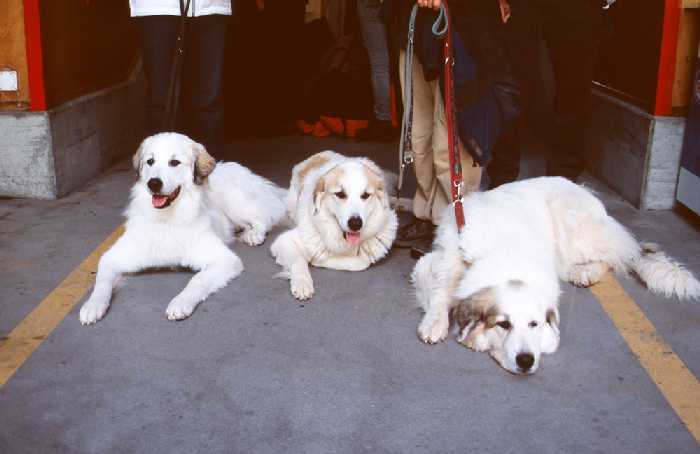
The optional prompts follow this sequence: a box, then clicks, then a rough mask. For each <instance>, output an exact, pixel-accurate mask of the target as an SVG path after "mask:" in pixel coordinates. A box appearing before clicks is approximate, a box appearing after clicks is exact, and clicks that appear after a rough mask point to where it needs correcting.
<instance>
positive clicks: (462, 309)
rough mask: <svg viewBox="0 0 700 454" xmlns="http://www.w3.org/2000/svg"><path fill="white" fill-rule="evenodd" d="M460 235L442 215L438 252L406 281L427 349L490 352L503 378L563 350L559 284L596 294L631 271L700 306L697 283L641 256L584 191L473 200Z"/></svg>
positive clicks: (532, 189)
mask: <svg viewBox="0 0 700 454" xmlns="http://www.w3.org/2000/svg"><path fill="white" fill-rule="evenodd" d="M464 212H465V216H466V226H465V227H464V228H463V230H462V232H461V233H460V234H458V233H457V229H456V226H455V222H454V212H453V209H452V207H448V208H447V209H446V210H445V214H444V217H443V221H442V223H441V225H440V226H439V228H438V233H437V237H436V240H435V243H434V250H433V252H431V253H430V254H427V255H425V256H424V257H423V258H421V260H420V261H419V262H418V263H417V264H416V267H415V269H414V270H413V275H412V280H413V283H414V285H415V287H416V293H417V297H418V302H419V304H420V305H421V306H422V307H423V309H424V310H425V316H424V318H423V320H422V322H421V324H420V326H419V327H418V335H419V337H420V338H421V339H422V340H423V341H425V342H427V343H436V342H440V341H442V340H443V339H445V338H446V337H447V334H448V328H449V312H450V311H451V310H452V315H453V317H454V319H456V322H457V324H458V325H459V328H460V335H459V337H458V341H459V342H461V343H463V344H464V345H466V346H467V347H469V348H472V349H474V350H476V351H488V352H489V353H490V354H491V356H492V357H493V358H494V359H495V360H496V361H497V362H498V363H499V364H500V365H501V366H502V367H504V368H505V369H506V370H508V371H510V372H513V373H516V374H530V373H533V372H535V371H536V370H537V368H538V367H539V364H540V354H541V353H553V352H554V351H556V350H557V348H558V346H559V312H558V310H557V303H558V299H559V279H562V280H565V281H568V282H571V283H573V284H574V285H577V286H582V287H586V286H589V285H592V284H595V283H596V282H598V281H599V280H600V278H601V277H602V276H603V275H604V274H605V273H606V272H607V271H608V270H609V269H613V270H614V271H618V272H626V271H628V270H632V271H634V272H635V273H636V274H637V276H639V278H640V279H641V280H642V281H644V282H645V283H646V285H647V287H648V288H649V289H650V290H652V291H654V292H658V293H661V294H664V295H666V296H671V295H675V296H677V297H679V298H698V296H700V283H699V282H698V281H697V280H696V279H695V278H694V277H693V276H692V274H691V273H690V272H689V271H687V270H686V269H684V268H683V267H682V266H681V265H679V264H678V263H676V262H674V261H672V260H671V259H669V258H668V257H667V256H666V255H664V254H663V253H662V252H658V251H656V249H655V247H653V246H644V247H642V246H640V244H639V243H638V242H637V241H636V240H635V239H634V238H633V237H632V235H630V234H629V233H628V232H627V231H626V230H625V228H624V227H622V225H620V224H619V223H618V222H617V221H616V220H615V219H613V218H612V217H610V216H608V214H607V213H606V211H605V207H604V206H603V204H602V203H601V202H600V201H599V200H598V199H597V198H596V197H595V196H594V195H593V194H591V193H590V192H589V191H588V190H586V189H584V188H583V187H580V186H577V185H575V184H574V183H571V182H570V181H568V180H566V179H564V178H557V177H543V178H536V179H532V180H525V181H520V182H516V183H511V184H508V185H504V186H501V187H499V188H498V189H495V190H492V191H488V192H484V193H474V194H471V195H469V196H468V197H467V198H466V199H465V201H464Z"/></svg>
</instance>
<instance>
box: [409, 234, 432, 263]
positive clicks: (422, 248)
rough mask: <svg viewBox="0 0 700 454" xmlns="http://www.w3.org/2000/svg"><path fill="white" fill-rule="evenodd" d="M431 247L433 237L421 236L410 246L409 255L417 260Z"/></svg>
mask: <svg viewBox="0 0 700 454" xmlns="http://www.w3.org/2000/svg"><path fill="white" fill-rule="evenodd" d="M432 249H433V239H432V238H423V239H420V240H418V241H416V242H415V243H414V244H413V246H411V257H413V258H414V259H416V260H418V259H419V258H421V257H423V256H424V255H425V254H427V253H428V252H430V251H431V250H432Z"/></svg>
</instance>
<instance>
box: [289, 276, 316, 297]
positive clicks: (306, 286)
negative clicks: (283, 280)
mask: <svg viewBox="0 0 700 454" xmlns="http://www.w3.org/2000/svg"><path fill="white" fill-rule="evenodd" d="M290 287H291V290H292V295H294V298H296V299H298V300H301V301H304V300H308V299H309V298H311V297H312V296H313V294H314V281H312V280H311V276H308V277H306V276H305V277H294V276H292V279H291V281H290Z"/></svg>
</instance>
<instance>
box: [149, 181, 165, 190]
mask: <svg viewBox="0 0 700 454" xmlns="http://www.w3.org/2000/svg"><path fill="white" fill-rule="evenodd" d="M148 189H150V190H151V191H153V192H160V190H161V189H163V181H162V180H161V179H160V178H151V179H150V180H148Z"/></svg>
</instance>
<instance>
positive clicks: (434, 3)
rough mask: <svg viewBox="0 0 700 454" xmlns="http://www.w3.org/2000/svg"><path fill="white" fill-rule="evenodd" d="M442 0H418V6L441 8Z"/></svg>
mask: <svg viewBox="0 0 700 454" xmlns="http://www.w3.org/2000/svg"><path fill="white" fill-rule="evenodd" d="M441 2H442V0H417V1H416V3H418V6H420V7H421V8H432V9H434V10H439V9H440V3H441Z"/></svg>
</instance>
